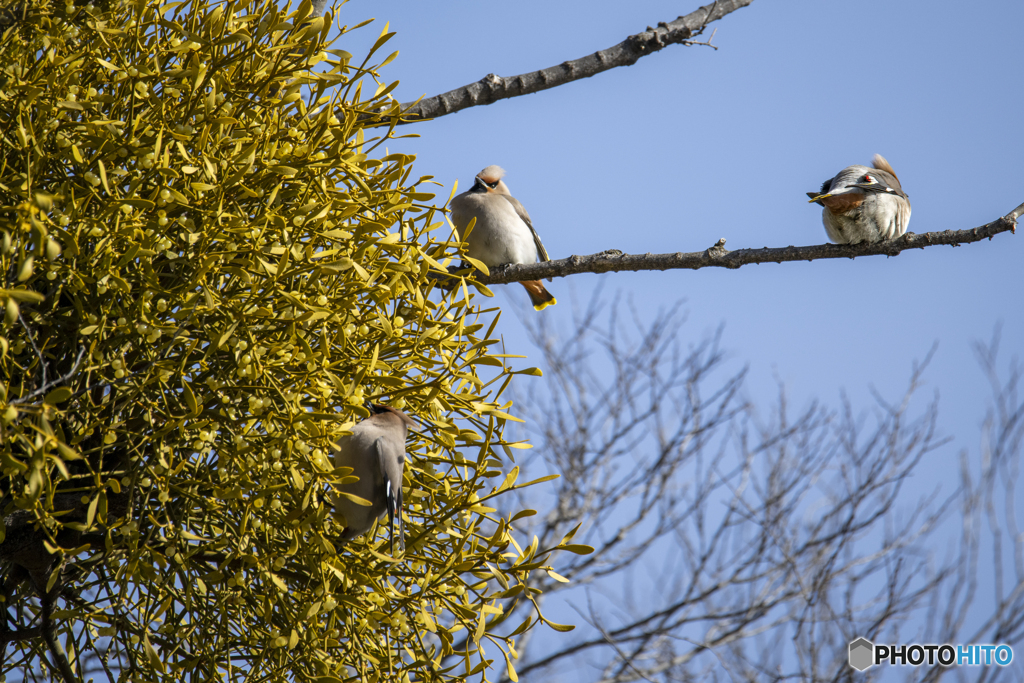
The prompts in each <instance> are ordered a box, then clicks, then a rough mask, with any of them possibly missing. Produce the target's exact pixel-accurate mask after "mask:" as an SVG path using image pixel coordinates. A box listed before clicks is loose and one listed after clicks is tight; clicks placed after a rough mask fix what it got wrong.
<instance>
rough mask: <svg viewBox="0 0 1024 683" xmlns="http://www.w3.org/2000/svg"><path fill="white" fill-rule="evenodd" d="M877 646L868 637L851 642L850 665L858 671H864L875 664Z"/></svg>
mask: <svg viewBox="0 0 1024 683" xmlns="http://www.w3.org/2000/svg"><path fill="white" fill-rule="evenodd" d="M874 654H875V646H874V644H873V643H872V642H871V641H870V640H868V639H867V638H858V639H857V640H855V641H853V642H852V643H850V666H852V667H853V668H854V669H856V670H857V671H864V669H867V668H868V667H869V666H871V665H872V664H874V662H873V661H872V660H873V659H874Z"/></svg>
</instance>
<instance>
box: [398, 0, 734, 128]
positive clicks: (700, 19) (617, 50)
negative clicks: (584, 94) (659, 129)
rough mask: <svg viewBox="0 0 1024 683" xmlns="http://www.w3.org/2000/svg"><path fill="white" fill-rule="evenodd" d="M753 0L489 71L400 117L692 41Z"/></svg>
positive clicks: (470, 103) (492, 98) (483, 100)
mask: <svg viewBox="0 0 1024 683" xmlns="http://www.w3.org/2000/svg"><path fill="white" fill-rule="evenodd" d="M753 1H754V0H716V1H715V2H714V3H712V4H710V5H705V6H704V7H701V8H700V9H697V10H695V11H693V12H690V13H689V14H687V15H686V16H682V17H679V18H677V19H676V20H675V21H672V22H669V23H666V22H659V23H658V26H657V27H656V28H651V27H650V26H648V27H647V30H646V31H643V32H641V33H637V34H635V35H631V36H629V37H628V38H626V39H625V40H624V41H622V42H621V43H619V44H618V45H614V46H612V47H610V48H608V49H607V50H600V51H598V52H595V53H593V54H590V55H587V56H586V57H581V58H580V59H573V60H570V61H567V62H562V63H561V64H558V65H556V66H552V67H548V68H547V69H541V70H539V71H531V72H530V73H525V74H520V75H518V76H507V77H503V76H498V75H496V74H487V75H486V76H484V77H483V78H482V79H480V80H479V81H477V82H476V83H470V84H469V85H465V86H462V87H461V88H456V89H455V90H449V91H448V92H446V93H442V94H440V95H435V96H434V97H428V98H426V99H422V100H418V101H416V102H409V103H406V104H403V105H401V109H402V119H401V121H400V123H413V122H415V121H421V120H423V119H436V118H438V117H441V116H445V115H447V114H454V113H455V112H457V111H461V110H463V109H468V108H470V107H477V106H480V105H483V104H492V103H494V102H497V101H498V100H504V99H508V98H510V97H518V96H520V95H529V94H530V93H535V92H540V91H541V90H547V89H548V88H554V87H557V86H559V85H564V84H566V83H570V82H572V81H578V80H580V79H582V78H590V77H591V76H596V75H597V74H599V73H601V72H602V71H608V70H609V69H614V68H615V67H619V66H630V65H632V64H635V63H636V62H637V61H638V60H639V59H640V58H641V57H645V56H647V55H650V54H654V53H655V52H657V51H659V50H661V49H662V48H665V47H668V46H669V45H686V44H692V43H693V42H694V41H691V38H693V37H694V36H698V35H700V34H701V32H702V31H703V30H704V28H705V27H706V26H707V25H708V24H709V23H711V22H712V21H717V20H719V19H721V18H722V17H724V16H725V15H727V14H730V13H732V12H735V11H736V10H738V9H740V8H742V7H746V6H747V5H749V4H750V3H752V2H753Z"/></svg>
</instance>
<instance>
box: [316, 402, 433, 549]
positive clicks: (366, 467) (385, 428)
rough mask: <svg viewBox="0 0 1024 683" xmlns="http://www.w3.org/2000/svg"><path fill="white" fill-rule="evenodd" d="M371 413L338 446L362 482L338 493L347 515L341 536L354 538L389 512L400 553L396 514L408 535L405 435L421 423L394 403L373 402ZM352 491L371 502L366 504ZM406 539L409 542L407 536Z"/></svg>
mask: <svg viewBox="0 0 1024 683" xmlns="http://www.w3.org/2000/svg"><path fill="white" fill-rule="evenodd" d="M367 408H369V409H370V417H368V418H366V419H365V420H363V421H362V422H360V423H359V424H357V425H356V426H355V427H353V428H352V433H351V434H349V435H347V436H344V437H342V438H341V439H340V440H339V441H338V443H337V444H335V446H334V464H335V466H336V467H351V468H352V475H353V476H356V477H359V481H355V482H351V483H347V484H342V485H341V486H339V487H338V489H337V492H336V493H335V495H334V512H335V515H340V516H341V517H344V521H345V530H344V531H343V532H342V534H341V539H342V541H344V542H348V541H350V540H352V539H353V538H355V537H356V536H361V535H362V534H364V533H366V532H367V531H369V530H370V529H371V528H372V527H373V523H374V522H375V521H376V520H377V519H379V518H380V517H381V516H383V515H384V513H385V512H386V513H387V515H388V529H389V531H390V537H391V554H392V555H394V554H395V517H396V516H397V517H398V523H399V529H400V531H401V535H402V538H404V536H405V523H404V522H403V521H402V477H403V474H404V472H405V438H406V434H407V433H408V428H409V427H414V426H415V425H416V423H415V422H413V421H412V419H410V418H409V416H408V415H406V414H405V413H403V412H402V411H400V410H395V409H394V408H392V407H391V406H385V405H381V404H379V403H369V404H367ZM350 496H356V497H358V498H361V499H363V500H364V501H368V502H369V503H370V504H369V506H366V505H363V504H361V503H360V502H357V501H356V500H353V499H352V498H351V497H350ZM403 544H404V541H403Z"/></svg>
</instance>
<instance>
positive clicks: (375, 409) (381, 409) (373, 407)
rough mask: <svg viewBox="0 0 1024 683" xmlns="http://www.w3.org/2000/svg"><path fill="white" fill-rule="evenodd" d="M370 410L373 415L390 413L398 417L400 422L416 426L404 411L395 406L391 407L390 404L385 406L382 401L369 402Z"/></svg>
mask: <svg viewBox="0 0 1024 683" xmlns="http://www.w3.org/2000/svg"><path fill="white" fill-rule="evenodd" d="M370 412H371V413H372V414H373V415H380V414H381V413H390V414H392V415H394V416H396V417H397V418H398V419H400V420H401V421H402V422H404V423H405V424H406V425H407V426H409V427H416V426H417V425H416V423H415V422H413V420H412V418H411V417H409V416H408V415H406V414H405V413H403V412H402V411H401V410H398V409H396V408H392V407H391V406H386V405H384V404H383V403H371V404H370Z"/></svg>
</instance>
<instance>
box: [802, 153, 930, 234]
mask: <svg viewBox="0 0 1024 683" xmlns="http://www.w3.org/2000/svg"><path fill="white" fill-rule="evenodd" d="M872 164H873V166H874V168H868V167H867V166H848V167H846V168H844V169H843V170H842V171H840V172H839V175H837V176H836V177H835V178H829V179H828V180H826V181H825V182H824V183H822V184H821V190H819V191H818V192H808V193H807V196H808V197H810V198H811V202H814V203H815V204H820V205H821V206H823V207H825V208H824V209H822V212H821V221H822V223H824V224H825V232H826V233H828V238H829V239H830V240H832V241H833V242H836V243H838V244H857V243H859V242H878V241H880V240H890V239H893V238H896V237H899V236H900V235H902V234H903V233H905V232H906V231H907V224H908V223H910V198H909V197H907V193H906V192H904V191H903V188H902V187H900V181H899V178H897V177H896V172H895V171H893V170H892V166H890V165H889V162H888V161H886V160H885V157H883V156H882V155H881V154H876V155H875V158H874V159H873V160H872Z"/></svg>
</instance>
